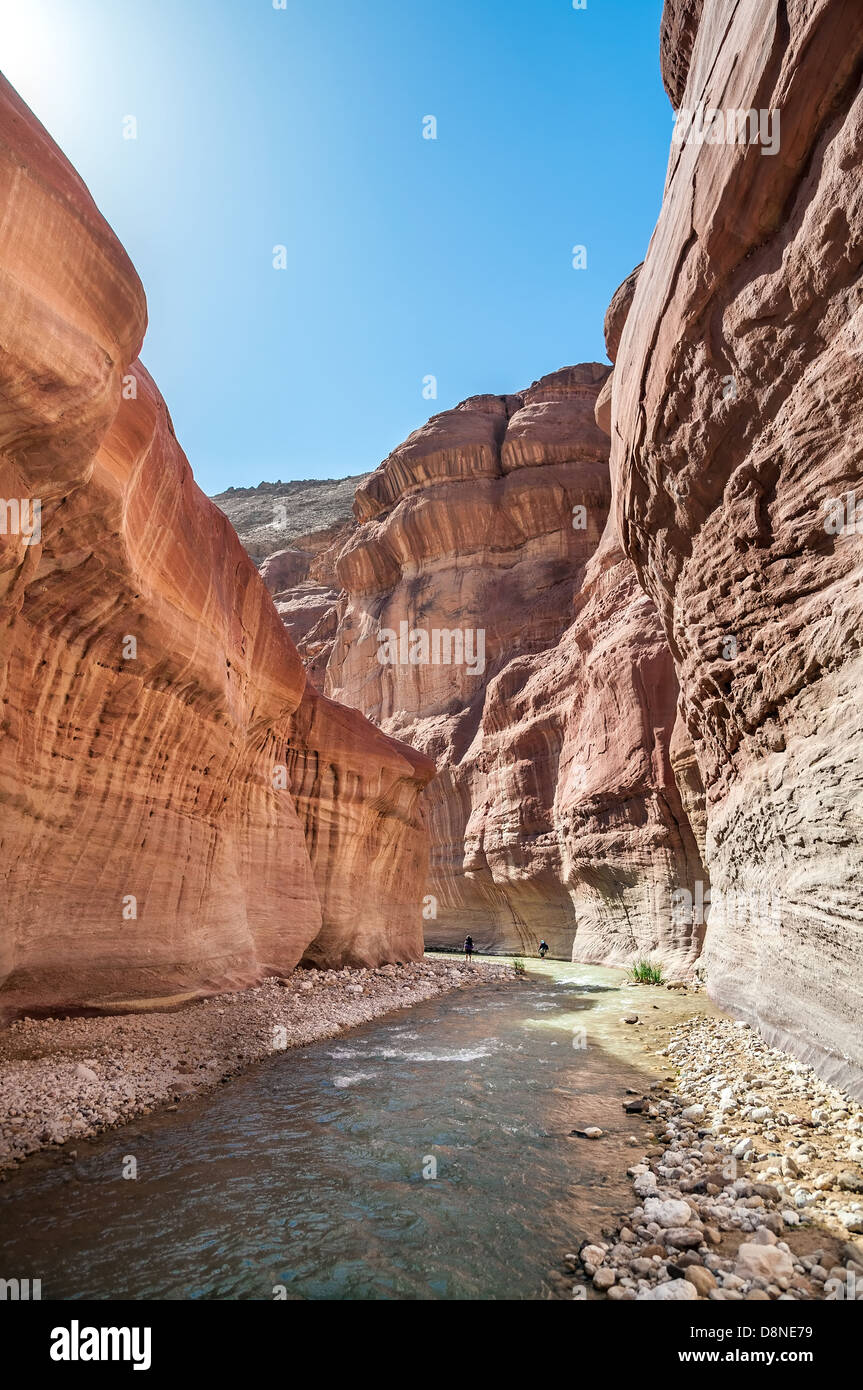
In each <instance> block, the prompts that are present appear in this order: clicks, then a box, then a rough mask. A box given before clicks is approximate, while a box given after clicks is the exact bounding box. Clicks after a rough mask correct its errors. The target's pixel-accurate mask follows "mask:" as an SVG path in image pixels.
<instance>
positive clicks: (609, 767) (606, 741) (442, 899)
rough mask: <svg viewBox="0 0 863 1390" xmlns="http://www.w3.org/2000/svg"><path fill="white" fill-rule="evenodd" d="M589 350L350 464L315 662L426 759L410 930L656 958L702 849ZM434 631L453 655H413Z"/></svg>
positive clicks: (671, 941) (682, 929)
mask: <svg viewBox="0 0 863 1390" xmlns="http://www.w3.org/2000/svg"><path fill="white" fill-rule="evenodd" d="M622 289H623V287H622ZM630 299H631V292H627V293H622V295H621V297H620V299H619V303H618V306H617V307H616V308H615V310H614V312H612V313H611V315H610V318H609V325H608V326H609V332H610V334H611V341H610V346H612V347H613V346H614V341H613V337H614V330H615V325H616V326H617V331H618V332H619V324H620V323H622V320H623V318H624V317H625V312H626V308H628V303H629V300H630ZM609 371H610V369H609V368H608V367H607V366H602V365H600V364H598V363H588V364H584V365H581V366H578V367H570V368H565V369H563V370H562V371H559V372H556V373H553V374H552V375H550V376H547V377H543V378H542V380H540V381H538V382H535V383H534V384H533V386H531V387H530V388H528V389H527V390H526V391H523V392H520V393H517V394H515V395H513V396H506V397H503V396H481V397H476V398H473V399H470V400H467V401H464V402H462V404H461V405H460V406H458V407H456V409H454V410H451V411H446V412H444V413H443V414H441V415H438V416H435V417H434V418H433V419H432V420H430V421H429V422H428V424H427V425H425V426H424V427H423V428H422V429H420V430H417V431H416V432H415V433H414V434H413V435H411V436H410V438H409V439H408V440H407V441H406V442H405V443H404V444H403V445H401V446H400V447H399V448H398V449H396V450H395V451H394V452H393V454H391V455H390V456H389V458H388V459H386V460H385V461H384V463H383V464H382V465H381V466H380V468H379V469H378V470H377V471H376V472H375V473H373V474H372V475H371V477H370V478H368V479H367V480H366V482H365V483H364V484H363V485H362V486H361V487H360V488H359V489H358V491H357V497H356V506H355V511H356V515H357V519H358V522H359V525H358V526H357V529H356V530H355V531H354V533H353V535H352V536H350V537H349V539H348V541H347V544H346V545H345V547H344V548H343V549H342V551H341V553H340V555H339V558H338V560H337V563H336V573H337V576H338V582H339V583H340V584H341V586H342V588H343V590H344V597H343V599H342V600H341V604H340V607H339V610H338V616H337V623H338V625H337V628H336V634H335V639H334V641H333V643H332V646H331V649H330V652H329V655H328V663H327V666H326V671H325V682H326V689H327V691H328V693H330V694H331V695H333V696H334V697H335V698H337V699H339V700H341V701H344V702H345V703H348V704H353V705H356V706H357V707H358V708H360V709H361V710H363V712H364V713H366V714H368V715H369V716H370V717H371V718H372V719H374V720H375V721H376V722H377V723H379V724H380V725H381V727H382V728H383V729H385V730H386V731H387V732H389V733H391V734H394V735H397V736H398V737H400V738H404V739H406V740H408V741H409V742H410V743H411V744H413V745H414V746H415V747H417V748H421V749H423V750H424V751H425V752H427V753H428V754H429V755H430V756H432V757H433V758H434V759H435V761H436V763H437V766H438V776H437V778H436V779H435V781H434V782H433V783H432V784H431V786H430V787H429V789H428V791H427V792H426V794H425V800H426V805H427V810H428V817H429V829H430V835H431V845H432V849H431V854H432V867H431V878H430V883H429V892H430V894H431V895H432V896H433V898H434V899H435V910H436V916H435V917H434V918H430V919H429V920H428V921H427V922H426V940H427V942H428V943H429V944H432V945H453V944H457V943H458V942H459V941H460V939H461V938H462V937H463V936H464V934H465V933H466V932H467V931H470V933H471V935H472V936H473V938H474V941H475V942H476V944H477V945H478V947H479V948H480V949H485V950H498V951H504V950H506V951H524V952H529V953H531V954H534V953H535V952H536V949H537V946H538V943H539V940H540V938H541V937H543V936H544V937H545V939H546V940H547V941H548V942H549V945H550V947H551V951H552V954H553V955H556V956H558V957H563V958H566V959H570V958H575V959H578V960H583V961H616V962H623V961H628V960H630V959H631V958H632V957H633V955H635V954H642V953H643V954H647V953H650V952H653V951H657V952H658V953H659V954H660V955H661V957H662V959H663V960H664V961H665V963H666V966H667V969H668V970H669V972H670V973H672V974H676V973H684V972H685V971H686V970H687V969H688V968H689V967H690V966H691V964H692V962H693V960H694V959H695V957H696V956H697V955H698V951H699V949H700V938H701V927H700V924H699V923H698V922H697V921H695V920H694V919H693V915H692V913H691V912H687V911H686V910H685V909H684V910H683V911H675V904H673V903H672V896H673V894H674V893H675V891H676V890H682V892H683V894H684V895H686V894H688V895H689V900H690V901H691V898H692V894H693V891H694V888H693V885H694V883H695V882H696V881H697V880H698V879H700V878H701V877H703V874H704V871H703V869H702V867H701V862H700V858H699V855H698V850H697V846H696V844H695V839H694V837H693V835H692V832H691V830H690V828H689V825H688V822H687V819H686V815H685V813H684V811H683V808H682V804H681V801H680V797H679V795H678V792H677V788H676V784H675V780H674V774H673V771H672V767H671V761H670V747H671V739H672V733H673V730H674V725H675V712H676V696H677V687H676V682H675V678H674V671H673V666H672V663H671V659H670V655H669V653H668V647H667V644H666V642H665V638H664V636H663V633H662V629H661V627H660V624H659V621H658V617H657V614H656V612H655V609H654V607H653V605H652V603H651V601H650V600H649V599H648V598H647V596H646V595H645V594H644V593H643V592H642V590H641V589H640V588H639V586H638V584H637V581H636V578H635V572H634V570H633V568H632V565H631V564H630V562H629V561H628V560H627V559H626V558H625V556H624V555H623V552H622V550H621V548H620V546H619V544H618V543H617V541H616V537H615V533H614V529H613V527H612V526H610V525H607V524H606V523H607V518H608V503H609V496H610V483H609V473H608V462H607V458H608V448H609V444H608V438H607V434H606V433H604V432H603V430H601V429H600V428H598V426H597V423H596V419H595V415H596V414H597V412H599V416H600V418H602V417H603V403H604V402H605V401H607V396H608V393H607V382H608V377H609ZM436 633H437V634H438V640H439V652H438V655H439V657H444V658H445V656H446V654H447V653H446V647H445V642H444V639H442V638H441V637H440V634H442V633H443V634H446V635H447V636H449V637H451V638H452V637H453V634H457V637H458V639H460V640H461V641H462V642H463V643H464V651H463V653H462V656H463V659H462V660H459V661H455V660H453V661H449V662H448V661H446V660H445V659H438V660H436V659H435V647H434V642H435V634H436ZM424 642H427V643H428V649H427V650H426V649H425V648H424ZM480 649H482V660H480V659H479V652H480ZM382 655H383V656H385V657H387V658H388V659H387V660H385V661H382V660H381V659H380V658H381V656H382ZM390 657H393V658H394V659H393V660H390V659H389V658H390Z"/></svg>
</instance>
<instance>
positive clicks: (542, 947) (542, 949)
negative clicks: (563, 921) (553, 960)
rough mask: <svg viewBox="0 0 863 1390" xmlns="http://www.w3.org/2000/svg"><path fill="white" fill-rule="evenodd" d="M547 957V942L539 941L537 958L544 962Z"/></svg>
mask: <svg viewBox="0 0 863 1390" xmlns="http://www.w3.org/2000/svg"><path fill="white" fill-rule="evenodd" d="M547 955H548V942H547V941H540V943H539V958H540V960H545V958H546V956H547Z"/></svg>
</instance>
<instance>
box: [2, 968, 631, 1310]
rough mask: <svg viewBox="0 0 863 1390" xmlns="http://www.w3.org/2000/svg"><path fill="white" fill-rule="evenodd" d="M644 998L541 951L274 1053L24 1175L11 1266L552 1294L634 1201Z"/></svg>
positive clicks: (151, 1283) (49, 1286)
mask: <svg viewBox="0 0 863 1390" xmlns="http://www.w3.org/2000/svg"><path fill="white" fill-rule="evenodd" d="M477 968H481V967H477ZM644 1004H645V1000H644V991H639V990H638V989H637V988H635V987H633V986H630V985H628V984H627V983H626V981H625V980H624V978H623V976H622V974H621V972H619V971H613V970H607V969H602V968H599V967H588V966H578V965H569V964H566V963H562V962H559V961H543V962H540V961H536V962H531V965H530V969H529V971H528V974H527V976H526V978H524V979H523V980H518V981H516V982H515V983H512V984H509V983H491V984H488V985H484V986H482V988H480V989H477V990H475V991H469V992H467V991H466V992H455V993H453V994H450V995H446V996H444V997H442V998H439V999H435V1000H430V1001H428V1002H426V1003H424V1004H420V1005H418V1006H416V1007H415V1008H412V1009H410V1010H407V1011H404V1012H401V1013H398V1014H391V1015H389V1016H388V1017H386V1018H383V1019H379V1020H378V1021H377V1022H374V1023H370V1024H367V1025H364V1026H363V1027H361V1028H357V1029H354V1030H352V1031H351V1032H349V1033H344V1034H342V1035H340V1036H339V1037H338V1038H335V1039H330V1040H328V1041H325V1042H320V1043H315V1044H314V1045H312V1046H311V1047H306V1048H303V1049H301V1050H299V1049H298V1050H293V1051H289V1052H287V1053H284V1054H282V1055H280V1056H277V1057H274V1058H272V1059H268V1060H267V1061H265V1062H262V1063H259V1064H257V1065H256V1066H254V1067H253V1068H252V1069H250V1070H249V1071H247V1072H245V1073H244V1074H243V1075H241V1076H240V1077H238V1078H236V1079H234V1080H233V1081H231V1082H230V1084H228V1085H226V1086H223V1087H221V1088H219V1089H218V1090H217V1091H216V1092H214V1093H211V1094H209V1095H208V1096H205V1097H201V1098H199V1099H197V1100H194V1101H192V1102H190V1103H188V1104H186V1105H184V1106H183V1107H182V1108H181V1109H180V1110H179V1111H177V1112H176V1113H172V1114H161V1115H153V1116H147V1117H145V1118H144V1119H143V1120H138V1121H136V1122H134V1123H132V1124H130V1125H128V1126H126V1127H125V1128H124V1129H121V1130H116V1131H113V1132H111V1133H108V1134H105V1135H102V1136H100V1137H99V1138H97V1139H95V1140H92V1141H90V1142H88V1143H82V1142H79V1143H78V1145H77V1151H78V1158H77V1160H76V1161H75V1162H74V1163H73V1164H69V1163H65V1164H64V1163H62V1162H60V1161H58V1160H57V1159H56V1158H54V1159H53V1160H52V1161H43V1162H41V1163H40V1162H39V1161H38V1160H37V1162H36V1163H34V1164H33V1165H32V1166H31V1165H28V1166H26V1167H25V1168H24V1169H23V1170H21V1171H20V1172H18V1173H16V1174H15V1175H14V1176H13V1177H12V1178H11V1179H10V1181H9V1182H7V1183H6V1184H4V1185H3V1186H2V1187H0V1247H2V1250H3V1265H4V1270H5V1273H6V1274H7V1275H9V1274H15V1275H16V1276H18V1277H20V1278H25V1277H30V1278H41V1280H42V1297H43V1299H50V1298H59V1299H86V1298H97V1299H127V1298H132V1299H138V1298H158V1299H164V1298H167V1299H206V1298H209V1299H234V1298H245V1299H273V1298H274V1297H287V1298H314V1299H342V1298H354V1299H399V1298H413V1299H474V1298H479V1299H487V1298H518V1299H522V1298H525V1299H531V1298H542V1297H543V1296H545V1295H546V1294H547V1291H548V1285H547V1284H546V1283H545V1282H544V1281H545V1278H546V1276H547V1275H548V1273H549V1271H550V1270H552V1269H554V1268H555V1267H559V1266H560V1263H561V1259H562V1256H563V1255H564V1254H565V1253H566V1252H567V1251H570V1250H577V1248H578V1243H579V1242H580V1241H582V1240H583V1239H585V1238H587V1237H597V1236H599V1235H600V1232H601V1227H602V1225H603V1224H604V1223H605V1222H606V1221H607V1220H608V1219H609V1217H610V1216H611V1215H612V1214H613V1213H615V1212H618V1211H622V1210H626V1208H627V1205H628V1204H629V1202H630V1201H631V1190H630V1185H629V1181H628V1179H627V1178H626V1177H625V1170H626V1167H627V1164H628V1163H630V1162H631V1161H632V1156H633V1150H632V1149H631V1148H629V1147H627V1144H626V1140H627V1136H628V1135H630V1134H632V1133H636V1134H639V1135H640V1134H642V1133H643V1131H644V1128H645V1122H644V1121H642V1120H641V1119H640V1118H637V1117H631V1116H626V1115H625V1114H624V1112H623V1109H622V1106H621V1100H622V1098H623V1096H624V1093H625V1090H626V1087H627V1086H636V1087H638V1088H639V1089H640V1088H643V1087H644V1086H645V1085H646V1084H647V1083H648V1081H649V1080H650V1079H652V1078H653V1076H654V1075H656V1072H655V1071H654V1070H652V1069H651V1070H650V1071H647V1070H646V1069H645V1062H644V1053H643V1051H642V1048H643V1042H644V1034H643V1032H642V1030H641V1029H635V1028H632V1027H630V1026H628V1025H626V1024H623V1023H622V1022H621V1017H622V1015H623V1014H625V1013H626V1012H627V1011H628V1010H630V1009H632V1008H633V1007H635V1008H636V1009H638V1008H642V1009H643V1008H644ZM594 1124H595V1125H598V1126H600V1127H601V1128H602V1129H603V1130H604V1131H605V1136H604V1137H603V1138H602V1139H600V1140H593V1141H592V1140H584V1139H578V1138H572V1137H570V1130H571V1129H572V1128H573V1127H575V1126H578V1127H582V1128H583V1127H586V1126H588V1125H594ZM128 1156H132V1157H134V1158H135V1160H136V1162H137V1178H135V1179H129V1178H124V1177H123V1170H124V1165H125V1167H126V1168H127V1169H128V1167H129V1165H128V1163H127V1162H126V1160H127V1157H128ZM435 1174H436V1175H435Z"/></svg>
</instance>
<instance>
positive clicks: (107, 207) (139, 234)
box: [0, 0, 672, 493]
mask: <svg viewBox="0 0 863 1390" xmlns="http://www.w3.org/2000/svg"><path fill="white" fill-rule="evenodd" d="M285 3H286V7H285V8H284V9H275V8H274V7H273V0H135V3H122V2H121V0H0V15H2V22H0V55H2V62H3V70H4V72H5V73H6V75H7V77H8V78H9V80H10V81H11V82H12V83H13V85H14V86H16V87H17V88H18V90H19V91H20V92H21V94H22V96H23V97H24V99H25V100H26V101H27V102H29V104H30V105H31V106H32V108H33V110H34V111H35V113H36V115H37V116H38V117H39V118H40V120H41V121H42V122H43V123H44V124H45V125H46V127H47V128H48V130H49V131H50V132H51V134H52V135H53V136H54V138H55V139H56V140H57V142H58V143H59V145H60V146H61V148H62V149H63V150H64V151H65V153H66V154H67V155H68V157H69V158H70V159H71V161H72V163H73V164H74V165H75V166H76V168H77V169H78V171H79V172H80V174H81V175H82V177H83V178H84V180H85V181H86V183H87V184H88V186H89V188H90V190H91V192H92V194H93V196H94V198H95V200H96V202H97V204H98V205H99V207H100V208H101V210H102V212H103V213H104V214H105V216H106V217H107V219H108V221H109V222H110V223H111V225H112V226H113V227H114V229H115V230H116V232H117V234H118V236H119V237H120V239H121V240H122V242H123V243H124V245H125V246H126V249H127V250H128V252H129V254H130V255H131V257H132V260H133V261H134V263H135V265H136V267H137V269H138V272H139V274H140V275H141V278H142V280H143V283H144V286H145V289H146V291H147V299H148V304H149V314H150V327H149V330H148V333H147V338H146V341H145V343H144V348H143V351H142V354H141V355H142V358H143V360H144V362H145V364H146V365H147V367H148V368H149V370H150V371H151V372H152V373H153V375H154V376H155V378H156V380H157V381H158V383H159V386H160V387H161V390H162V392H163V394H164V396H165V398H166V400H167V403H168V406H169V408H170V411H171V415H172V418H173V421H174V425H175V428H176V431H177V435H178V438H179V439H180V441H181V443H182V444H183V447H184V448H185V450H186V453H187V454H188V456H189V459H190V462H191V464H192V467H193V469H194V472H195V476H196V478H197V479H198V482H199V483H200V484H201V486H202V487H203V488H204V489H205V491H207V492H210V493H213V492H217V491H220V490H221V489H223V488H225V487H228V486H229V485H231V484H233V485H235V486H248V485H250V484H254V483H257V482H260V481H261V480H262V479H266V480H274V479H276V478H282V479H283V480H287V479H288V478H326V477H342V476H344V475H346V474H351V473H360V472H364V471H367V470H369V469H371V468H374V467H375V466H376V465H377V464H378V463H379V462H380V460H381V459H382V458H384V457H385V455H386V454H387V453H388V452H389V450H390V449H392V448H393V447H394V446H395V445H396V444H398V443H399V442H400V441H401V440H402V439H403V438H404V437H405V436H406V435H407V434H408V433H409V432H410V431H411V430H412V429H415V428H416V427H417V426H418V425H419V424H421V423H422V422H423V421H424V420H425V419H426V418H427V417H428V416H429V415H431V414H433V413H435V411H437V410H443V409H446V408H447V407H449V406H451V405H454V404H456V402H458V401H459V400H462V399H463V398H464V397H465V396H469V395H475V394H477V393H480V392H485V391H489V392H495V393H502V392H509V391H513V390H516V389H518V388H519V387H523V386H526V385H528V384H529V383H530V382H531V381H532V380H534V379H535V378H536V377H538V376H542V375H543V374H544V373H546V372H550V371H554V370H555V369H556V368H558V367H561V366H564V365H567V364H569V363H571V362H579V361H586V360H593V359H597V360H600V361H605V360H606V359H605V352H604V346H603V339H602V320H603V316H604V313H605V309H606V306H607V304H608V301H609V299H610V297H611V295H612V293H613V292H614V290H615V288H616V287H617V285H618V284H619V283H620V281H621V280H622V279H623V278H624V276H625V275H626V274H627V273H628V272H629V271H630V270H631V269H632V267H633V266H634V265H635V264H637V262H638V261H640V260H641V259H642V258H643V256H644V252H645V250H646V247H647V242H648V239H649V237H650V233H651V231H652V229H653V224H654V222H655V220H656V216H657V213H658V210H659V204H660V200H661V195H662V185H663V181H664V177H665V167H666V161H667V155H668V148H669V142H670V138H671V131H672V114H671V107H670V104H669V102H668V99H667V97H666V96H665V94H664V92H663V89H662V84H661V81H660V76H659V56H658V47H659V41H658V35H659V18H660V14H661V9H662V0H587V8H586V9H584V10H574V9H573V8H572V0H362V3H359V2H358V0H285ZM130 115H132V116H134V117H135V119H136V121H137V138H136V139H124V138H123V130H124V118H125V117H127V116H130ZM429 115H433V116H434V117H435V118H436V120H437V136H438V138H437V139H436V140H426V139H423V138H422V132H423V118H424V117H426V116H429ZM277 245H282V246H284V247H285V248H286V263H287V268H286V269H284V270H276V269H274V268H273V247H274V246H277ZM575 245H583V246H585V247H586V248H587V269H586V270H574V269H573V267H572V248H573V246H575ZM430 375H433V376H434V377H436V378H437V384H438V385H437V390H438V396H437V399H436V400H426V399H424V398H423V394H422V391H423V381H424V379H425V378H426V377H427V376H430Z"/></svg>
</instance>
